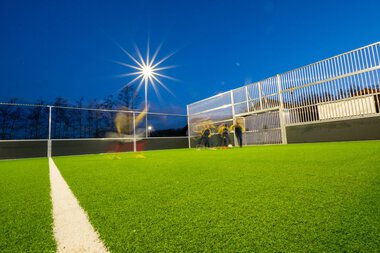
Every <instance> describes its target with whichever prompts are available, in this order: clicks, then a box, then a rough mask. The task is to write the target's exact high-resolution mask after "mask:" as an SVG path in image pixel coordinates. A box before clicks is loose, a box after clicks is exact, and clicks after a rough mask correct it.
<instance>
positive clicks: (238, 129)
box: [231, 121, 245, 148]
mask: <svg viewBox="0 0 380 253" xmlns="http://www.w3.org/2000/svg"><path fill="white" fill-rule="evenodd" d="M231 131H235V136H236V139H237V141H238V144H239V146H240V147H241V148H242V147H243V133H244V132H245V128H244V126H243V125H242V124H241V123H240V122H238V121H237V122H236V123H235V124H234V125H232V126H231Z"/></svg>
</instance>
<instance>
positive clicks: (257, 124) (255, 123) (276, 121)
mask: <svg viewBox="0 0 380 253" xmlns="http://www.w3.org/2000/svg"><path fill="white" fill-rule="evenodd" d="M242 119H243V120H244V125H245V128H246V132H245V137H244V140H243V142H244V144H245V145H255V144H256V145H257V144H281V143H282V139H281V125H280V116H279V111H278V110H274V111H267V112H263V113H257V114H251V115H248V116H247V117H243V118H242Z"/></svg>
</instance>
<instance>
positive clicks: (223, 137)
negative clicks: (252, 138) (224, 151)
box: [198, 121, 245, 148]
mask: <svg viewBox="0 0 380 253" xmlns="http://www.w3.org/2000/svg"><path fill="white" fill-rule="evenodd" d="M202 127H203V128H202V130H201V131H200V140H199V143H198V144H199V145H203V146H204V147H208V148H209V147H210V137H211V136H212V134H213V132H216V134H218V135H219V139H220V146H224V147H228V145H229V144H230V138H229V134H230V133H231V132H234V133H235V136H236V139H237V142H238V144H239V146H240V147H243V133H244V132H245V128H244V126H243V124H241V123H240V122H238V121H237V122H236V123H235V124H233V125H231V126H228V125H227V124H222V125H220V126H219V127H217V128H216V127H215V126H214V125H213V124H210V123H209V124H204V125H203V126H202Z"/></svg>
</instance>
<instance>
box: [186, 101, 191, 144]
mask: <svg viewBox="0 0 380 253" xmlns="http://www.w3.org/2000/svg"><path fill="white" fill-rule="evenodd" d="M186 110H187V139H188V142H189V148H191V138H190V135H191V130H190V129H191V128H190V114H189V105H187V106H186Z"/></svg>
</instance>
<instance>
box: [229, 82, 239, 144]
mask: <svg viewBox="0 0 380 253" xmlns="http://www.w3.org/2000/svg"><path fill="white" fill-rule="evenodd" d="M230 95H231V112H232V124H233V125H235V124H236V118H235V106H234V105H235V102H234V93H233V91H232V90H231V91H230ZM234 146H238V145H237V138H236V135H235V134H234Z"/></svg>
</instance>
